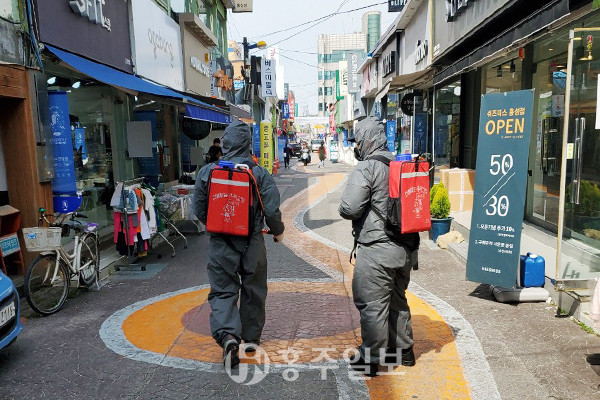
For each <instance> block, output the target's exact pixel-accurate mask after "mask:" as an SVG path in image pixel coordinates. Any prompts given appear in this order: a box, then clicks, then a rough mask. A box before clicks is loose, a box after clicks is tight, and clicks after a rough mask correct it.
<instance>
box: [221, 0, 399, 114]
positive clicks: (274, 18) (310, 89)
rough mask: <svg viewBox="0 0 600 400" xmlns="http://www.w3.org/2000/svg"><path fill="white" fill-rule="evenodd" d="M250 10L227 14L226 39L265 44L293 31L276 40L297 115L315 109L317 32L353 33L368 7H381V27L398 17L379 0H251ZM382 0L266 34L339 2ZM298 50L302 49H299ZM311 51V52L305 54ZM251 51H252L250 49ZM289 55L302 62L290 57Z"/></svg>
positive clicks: (328, 9)
mask: <svg viewBox="0 0 600 400" xmlns="http://www.w3.org/2000/svg"><path fill="white" fill-rule="evenodd" d="M253 3H254V7H253V8H254V10H253V12H252V13H236V14H234V13H231V12H229V15H228V32H227V37H228V39H229V40H236V41H238V42H241V41H242V38H243V37H244V36H246V37H248V40H249V41H251V42H256V41H259V40H264V41H266V42H267V45H271V44H274V43H275V42H278V41H280V40H282V39H285V38H287V37H288V36H291V35H293V34H296V33H297V35H296V36H294V37H293V38H291V39H288V40H285V41H282V42H281V43H278V44H277V45H278V46H279V49H280V53H281V61H280V62H281V65H283V66H284V67H285V81H286V82H289V84H290V88H291V89H292V90H293V91H294V93H295V94H296V102H297V103H299V111H300V115H303V114H304V112H303V110H304V108H305V106H308V107H309V110H310V113H311V114H316V112H317V79H318V76H317V73H318V69H317V54H316V53H317V37H318V35H320V34H332V33H353V32H359V31H360V30H361V17H362V15H363V14H364V13H365V12H367V11H374V10H378V11H381V13H382V14H381V31H382V33H383V32H385V30H386V29H387V27H388V26H389V25H390V24H391V23H392V22H393V21H394V19H395V18H396V17H397V15H398V14H397V13H388V12H387V2H385V1H382V0H296V1H288V0H254V2H253ZM377 3H383V4H379V5H376V6H372V7H369V8H366V9H363V10H360V11H355V12H352V13H348V14H341V15H336V16H334V17H332V18H330V19H327V20H324V21H322V22H321V23H319V24H318V25H316V26H314V27H312V28H310V26H311V25H313V23H311V24H308V25H305V26H302V27H300V28H295V29H292V30H289V31H286V32H281V33H277V34H274V35H268V34H269V33H272V32H275V31H279V30H283V29H287V28H289V27H292V26H295V25H299V24H302V23H304V22H308V21H312V20H314V19H317V18H321V17H323V16H326V15H328V14H332V13H334V12H335V11H336V10H337V9H338V8H339V7H340V5H341V4H343V6H342V8H341V9H340V12H343V11H349V10H353V9H356V8H360V7H365V6H369V5H371V4H377ZM298 51H300V52H302V53H299V52H298ZM306 53H314V54H306ZM251 54H252V53H251ZM285 57H290V58H293V59H295V60H298V61H301V62H303V63H306V64H310V65H306V64H303V63H301V62H297V61H292V60H290V59H288V58H285Z"/></svg>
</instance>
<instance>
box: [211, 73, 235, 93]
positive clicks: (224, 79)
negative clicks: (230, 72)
mask: <svg viewBox="0 0 600 400" xmlns="http://www.w3.org/2000/svg"><path fill="white" fill-rule="evenodd" d="M214 77H215V79H216V82H217V84H216V86H217V87H220V88H221V89H223V90H227V91H231V89H232V88H233V79H231V78H230V77H229V76H227V74H226V73H225V72H223V70H218V71H217V72H216V73H215V75H214Z"/></svg>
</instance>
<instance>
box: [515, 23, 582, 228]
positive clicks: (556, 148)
mask: <svg viewBox="0 0 600 400" xmlns="http://www.w3.org/2000/svg"><path fill="white" fill-rule="evenodd" d="M568 44H569V37H568V33H567V31H564V32H561V33H560V34H555V35H552V37H549V38H547V39H545V40H540V41H538V42H536V43H535V44H534V46H533V79H532V82H533V88H534V89H535V91H534V105H533V109H534V124H533V130H532V135H531V136H532V139H531V149H530V154H531V155H532V156H533V154H535V157H533V159H531V158H530V168H531V179H530V180H529V182H530V187H529V188H528V196H527V207H526V215H527V217H528V218H533V219H535V220H538V221H540V220H541V221H543V224H544V225H545V226H546V227H547V228H549V229H553V228H552V227H554V229H557V227H558V207H559V199H560V198H559V193H560V166H561V160H562V137H563V124H564V107H565V91H566V90H565V89H566V88H565V85H566V78H567V50H568ZM589 144H590V143H589V142H588V143H586V146H587V145H589ZM591 158H593V157H590V159H591Z"/></svg>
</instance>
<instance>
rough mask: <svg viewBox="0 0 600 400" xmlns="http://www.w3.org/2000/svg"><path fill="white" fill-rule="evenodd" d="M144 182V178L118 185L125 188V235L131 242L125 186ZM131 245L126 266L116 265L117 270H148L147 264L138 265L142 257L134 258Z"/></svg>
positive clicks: (123, 201) (128, 244) (123, 198)
mask: <svg viewBox="0 0 600 400" xmlns="http://www.w3.org/2000/svg"><path fill="white" fill-rule="evenodd" d="M143 182H144V178H134V179H127V180H124V181H120V182H118V183H117V187H118V186H119V184H122V185H123V187H122V188H121V204H122V205H123V209H122V211H123V213H124V215H125V232H126V233H125V234H126V235H127V240H129V238H130V232H129V216H128V213H127V205H126V199H125V186H131V185H140V186H141V184H142V183H143ZM131 247H132V246H131V245H130V243H127V264H124V265H116V266H115V270H117V271H119V270H120V269H121V268H123V267H129V268H132V267H133V268H138V267H139V268H140V269H141V270H142V271H145V270H146V264H145V263H138V261H139V260H140V257H135V258H132V257H133V254H132V253H133V252H132V250H131Z"/></svg>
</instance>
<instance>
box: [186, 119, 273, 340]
mask: <svg viewBox="0 0 600 400" xmlns="http://www.w3.org/2000/svg"><path fill="white" fill-rule="evenodd" d="M221 143H222V148H223V157H222V159H223V160H226V161H231V162H234V163H236V164H247V165H248V166H250V167H253V168H252V173H253V175H254V178H255V179H256V183H257V185H258V190H259V192H260V196H261V198H262V203H263V206H264V214H263V212H261V211H260V205H259V202H258V201H255V202H254V215H255V216H256V217H255V219H254V229H253V233H252V235H251V236H250V238H247V237H240V236H223V235H216V234H214V235H213V234H211V235H210V244H209V261H208V278H209V281H210V294H209V295H208V301H209V303H210V306H211V309H212V311H211V314H210V328H211V332H212V335H213V337H214V338H215V340H216V341H217V342H218V343H219V344H221V345H223V343H222V339H223V337H224V335H225V334H226V333H229V334H232V335H233V336H235V337H236V338H237V339H238V340H239V339H243V340H246V341H248V340H258V339H260V336H261V334H262V330H263V326H264V324H265V299H266V297H267V253H266V250H265V242H264V238H263V234H262V228H263V217H264V219H265V221H266V223H267V225H268V227H269V229H270V230H271V233H273V235H275V236H277V235H280V234H282V233H283V230H284V226H283V222H282V221H281V212H280V211H279V204H280V198H279V190H278V189H277V186H276V185H275V181H274V180H273V178H272V177H271V175H270V174H269V172H268V171H267V170H266V169H264V168H262V167H259V166H256V164H255V163H254V161H253V160H252V156H251V154H250V145H251V133H250V128H249V127H248V125H247V124H245V123H243V122H239V121H238V122H233V123H232V124H231V125H229V126H228V127H227V129H225V133H224V134H223V138H222V139H221ZM215 166H216V164H208V165H206V166H204V167H203V168H202V169H201V170H200V172H199V173H198V177H197V179H196V188H195V195H194V205H195V209H196V215H197V216H198V219H199V220H200V221H202V222H203V223H206V218H207V212H208V180H209V176H210V172H211V170H212V169H213V168H215ZM240 290H241V299H240V305H239V308H238V304H237V303H238V297H239V294H240Z"/></svg>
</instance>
